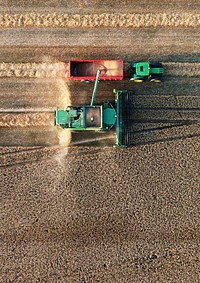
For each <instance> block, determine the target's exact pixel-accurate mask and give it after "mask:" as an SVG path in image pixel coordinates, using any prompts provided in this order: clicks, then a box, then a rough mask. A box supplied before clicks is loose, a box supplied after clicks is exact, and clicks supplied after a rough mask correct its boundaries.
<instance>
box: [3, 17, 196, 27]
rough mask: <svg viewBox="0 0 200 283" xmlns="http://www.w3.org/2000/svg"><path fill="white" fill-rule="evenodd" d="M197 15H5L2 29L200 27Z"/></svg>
mask: <svg viewBox="0 0 200 283" xmlns="http://www.w3.org/2000/svg"><path fill="white" fill-rule="evenodd" d="M199 26H200V15H199V14H196V13H169V14H168V13H148V14H140V13H129V14H121V13H110V14H109V13H102V14H85V15H80V14H57V13H49V14H40V13H27V14H2V15H0V28H8V27H9V28H16V27H84V28H92V27H125V28H129V27H130V28H141V27H199Z"/></svg>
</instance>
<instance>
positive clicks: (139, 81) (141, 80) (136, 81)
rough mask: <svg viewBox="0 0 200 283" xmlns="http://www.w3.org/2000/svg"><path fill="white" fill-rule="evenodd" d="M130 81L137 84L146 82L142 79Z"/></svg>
mask: <svg viewBox="0 0 200 283" xmlns="http://www.w3.org/2000/svg"><path fill="white" fill-rule="evenodd" d="M130 81H134V82H135V83H143V81H144V80H143V79H142V78H138V79H135V78H131V79H130Z"/></svg>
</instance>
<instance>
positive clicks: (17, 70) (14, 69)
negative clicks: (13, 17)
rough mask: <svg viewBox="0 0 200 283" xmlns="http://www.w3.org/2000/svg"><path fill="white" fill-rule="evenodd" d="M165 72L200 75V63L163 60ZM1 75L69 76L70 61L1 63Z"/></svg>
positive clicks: (33, 76) (180, 74) (167, 73)
mask: <svg viewBox="0 0 200 283" xmlns="http://www.w3.org/2000/svg"><path fill="white" fill-rule="evenodd" d="M163 65H164V68H165V74H166V75H170V76H187V77H193V76H200V63H190V62H186V63H182V62H163ZM0 77H16V78H26V77H28V78H57V77H60V78H68V77H69V65H68V63H63V62H57V63H16V64H14V63H1V64H0Z"/></svg>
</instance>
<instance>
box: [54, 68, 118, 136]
mask: <svg viewBox="0 0 200 283" xmlns="http://www.w3.org/2000/svg"><path fill="white" fill-rule="evenodd" d="M100 75H101V70H98V71H97V75H96V80H95V85H94V90H93V94H92V100H91V103H90V105H82V106H67V107H66V108H65V109H64V110H56V111H55V124H56V125H60V126H61V127H62V128H63V129H69V130H71V131H108V130H109V129H110V128H112V127H113V126H114V125H115V123H116V119H117V114H116V110H115V109H114V107H113V106H112V104H111V103H109V102H105V103H103V104H102V105H94V101H95V97H96V92H97V87H98V82H99V77H100Z"/></svg>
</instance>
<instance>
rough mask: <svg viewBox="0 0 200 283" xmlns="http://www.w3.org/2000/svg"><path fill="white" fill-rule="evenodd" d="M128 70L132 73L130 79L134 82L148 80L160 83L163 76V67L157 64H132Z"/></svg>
mask: <svg viewBox="0 0 200 283" xmlns="http://www.w3.org/2000/svg"><path fill="white" fill-rule="evenodd" d="M130 68H131V70H132V71H133V74H132V78H131V79H130V80H133V81H135V82H143V81H144V80H149V81H151V82H156V83H158V82H161V80H162V76H163V74H164V68H163V65H162V64H161V63H159V62H154V63H149V62H132V63H131V64H130Z"/></svg>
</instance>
